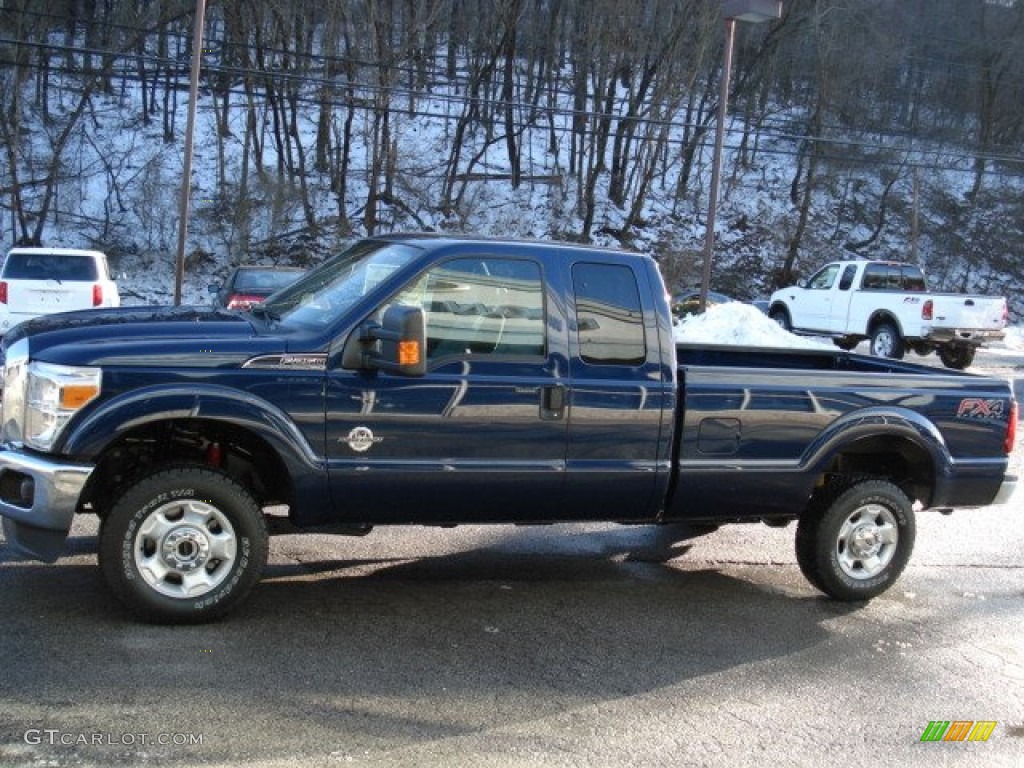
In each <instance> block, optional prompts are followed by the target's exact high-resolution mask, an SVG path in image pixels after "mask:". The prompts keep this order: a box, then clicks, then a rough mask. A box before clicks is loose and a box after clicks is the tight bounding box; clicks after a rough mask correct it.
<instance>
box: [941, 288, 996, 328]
mask: <svg viewBox="0 0 1024 768" xmlns="http://www.w3.org/2000/svg"><path fill="white" fill-rule="evenodd" d="M934 302H935V309H934V314H933V318H934V320H933V322H934V325H935V326H936V327H941V328H963V329H971V330H984V331H1001V330H1002V329H1003V327H1004V325H1005V323H1006V321H1005V316H1004V314H1003V308H1004V306H1005V301H1004V300H1003V299H1002V298H999V297H994V296H962V295H956V294H949V295H942V294H939V295H936V296H935V297H934Z"/></svg>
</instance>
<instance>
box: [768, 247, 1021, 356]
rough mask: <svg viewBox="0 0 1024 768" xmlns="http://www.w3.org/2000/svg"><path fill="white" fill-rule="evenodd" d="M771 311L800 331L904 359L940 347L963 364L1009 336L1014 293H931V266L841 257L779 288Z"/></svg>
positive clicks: (788, 326) (779, 320)
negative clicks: (1009, 298)
mask: <svg viewBox="0 0 1024 768" xmlns="http://www.w3.org/2000/svg"><path fill="white" fill-rule="evenodd" d="M768 313H769V315H770V316H771V317H772V319H773V320H775V321H776V322H777V323H779V325H781V326H782V327H783V328H785V329H787V330H790V331H793V332H795V333H803V334H812V335H818V336H830V337H832V339H833V340H834V341H835V343H836V346H839V347H841V348H843V349H853V348H854V347H856V346H857V345H858V344H860V342H862V341H864V340H865V339H869V340H870V341H871V346H870V349H871V354H873V355H878V356H880V357H891V358H895V359H897V360H898V359H901V358H902V357H903V355H904V353H905V352H906V351H907V350H908V349H912V350H914V352H916V353H918V354H919V355H927V354H930V353H931V352H935V351H937V352H938V354H939V358H940V359H941V360H942V363H943V365H945V366H946V367H947V368H955V369H958V370H963V369H964V368H967V367H968V366H969V365H970V364H971V363H972V362H973V361H974V353H975V351H976V350H977V348H978V347H980V346H981V345H982V344H984V343H986V342H989V341H998V340H1000V339H1002V338H1003V336H1004V330H1003V329H1004V328H1005V327H1006V323H1007V319H1008V317H1009V308H1008V306H1007V303H1006V299H1005V298H1003V297H1001V296H980V295H971V294H965V293H936V292H930V291H928V288H927V284H926V281H925V275H924V272H922V271H921V268H920V267H917V266H914V265H913V264H903V263H900V262H895V261H863V260H861V261H835V262H832V263H831V264H826V265H825V266H824V267H822V268H821V269H819V270H818V271H817V272H816V273H815V274H814V275H812V276H811V277H810V278H808V279H807V280H806V281H804V282H801V283H799V284H798V285H793V286H790V287H788V288H782V289H780V290H778V291H776V292H775V293H773V294H772V296H771V299H770V301H769V305H768Z"/></svg>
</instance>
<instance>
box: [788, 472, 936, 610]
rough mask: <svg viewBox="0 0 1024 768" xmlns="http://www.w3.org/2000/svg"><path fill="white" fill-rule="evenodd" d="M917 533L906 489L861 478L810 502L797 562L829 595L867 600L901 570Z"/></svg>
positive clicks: (801, 528) (798, 534)
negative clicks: (904, 490)
mask: <svg viewBox="0 0 1024 768" xmlns="http://www.w3.org/2000/svg"><path fill="white" fill-rule="evenodd" d="M915 532H916V525H915V521H914V511H913V507H912V506H911V502H910V499H908V498H907V496H906V494H905V493H903V491H901V490H900V489H899V488H897V487H896V486H895V485H893V484H892V483H890V482H888V481H886V480H863V481H860V482H858V483H856V484H854V485H852V486H843V487H840V488H837V489H833V490H832V491H825V492H823V493H822V494H821V495H819V496H818V497H817V498H816V499H815V500H813V501H812V502H811V504H810V506H809V507H808V509H807V511H806V512H805V513H804V515H803V516H802V517H801V518H800V522H799V524H798V526H797V532H796V557H797V563H798V564H799V565H800V570H801V571H802V572H803V574H804V576H805V577H807V580H808V581H810V582H811V583H812V584H813V585H814V586H815V587H817V588H818V589H820V590H821V591H822V592H824V593H825V594H827V595H829V596H830V597H833V598H835V599H836V600H841V601H844V602H853V601H859V600H870V599H871V598H873V597H877V596H878V595H880V594H882V593H883V592H885V590H887V589H888V588H889V587H891V586H892V585H893V584H894V583H895V581H896V579H898V578H899V576H900V574H901V573H902V572H903V569H904V568H905V567H906V565H907V561H908V560H909V559H910V553H911V551H913V548H914V535H915Z"/></svg>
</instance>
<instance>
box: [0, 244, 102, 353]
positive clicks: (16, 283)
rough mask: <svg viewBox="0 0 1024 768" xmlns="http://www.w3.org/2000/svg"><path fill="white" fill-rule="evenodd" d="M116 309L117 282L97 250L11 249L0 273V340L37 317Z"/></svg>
mask: <svg viewBox="0 0 1024 768" xmlns="http://www.w3.org/2000/svg"><path fill="white" fill-rule="evenodd" d="M119 306H121V296H120V294H119V293H118V290H117V283H115V282H114V281H113V280H111V278H110V268H109V266H108V265H107V257H106V256H105V255H104V254H103V253H101V252H100V251H81V250H77V249H74V248H13V249H12V250H11V251H10V252H9V253H8V254H7V258H6V259H4V264H3V267H2V268H0V336H2V335H3V334H5V333H7V331H9V330H11V328H13V327H14V326H15V325H17V324H18V323H21V322H24V321H25V320H31V319H32V318H33V317H39V316H40V315H50V314H53V313H55V312H70V311H71V310H74V309H92V308H94V307H119Z"/></svg>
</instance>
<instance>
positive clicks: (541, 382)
mask: <svg viewBox="0 0 1024 768" xmlns="http://www.w3.org/2000/svg"><path fill="white" fill-rule="evenodd" d="M394 300H395V301H397V302H401V303H404V304H412V305H419V306H422V307H423V309H424V312H425V316H426V331H427V361H428V365H427V373H426V374H425V375H424V376H422V377H411V378H407V377H401V376H398V375H393V374H390V373H386V372H383V371H377V372H361V371H349V370H342V369H341V368H340V367H332V366H329V369H328V374H327V413H326V424H327V457H328V471H329V475H330V482H331V492H332V500H333V505H334V508H335V510H336V515H337V517H338V518H339V519H345V520H353V521H365V522H435V523H444V522H448V521H450V522H467V521H480V522H495V521H531V520H538V521H539V520H550V519H552V518H553V517H554V516H556V515H557V514H558V510H559V508H560V506H561V503H562V499H563V496H562V493H563V484H564V478H565V452H566V431H567V426H566V425H567V418H566V407H565V393H566V387H567V383H568V378H567V371H566V370H565V365H564V359H565V355H566V346H567V341H566V336H567V332H566V330H565V328H566V323H565V321H564V318H562V317H561V316H560V314H559V312H560V310H559V308H558V305H559V302H557V301H551V300H549V298H548V296H547V294H546V280H545V276H544V270H543V268H542V264H541V262H539V261H535V260H533V259H530V258H512V257H506V256H502V257H494V256H473V257H457V258H453V259H451V260H448V261H445V262H441V263H440V264H438V265H435V266H434V267H432V268H431V269H429V270H428V271H427V272H425V273H424V274H422V275H420V276H419V277H417V278H416V279H415V280H413V281H412V282H411V283H410V284H409V285H407V286H406V288H405V289H404V290H403V291H401V292H400V294H399V295H397V296H396V297H395V299H394ZM559 360H561V361H563V362H562V363H559Z"/></svg>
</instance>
